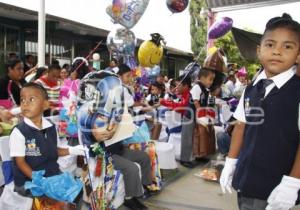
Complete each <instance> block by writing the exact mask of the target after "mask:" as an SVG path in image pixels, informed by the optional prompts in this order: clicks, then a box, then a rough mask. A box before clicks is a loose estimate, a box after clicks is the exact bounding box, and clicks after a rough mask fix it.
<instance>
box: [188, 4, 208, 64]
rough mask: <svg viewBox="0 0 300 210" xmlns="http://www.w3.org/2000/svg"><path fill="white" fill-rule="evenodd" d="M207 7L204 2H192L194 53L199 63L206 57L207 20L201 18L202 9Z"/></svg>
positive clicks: (191, 29) (191, 26) (191, 30)
mask: <svg viewBox="0 0 300 210" xmlns="http://www.w3.org/2000/svg"><path fill="white" fill-rule="evenodd" d="M202 7H203V8H205V7H206V3H205V1H204V0H191V1H190V6H189V10H190V15H191V25H190V33H191V37H192V39H191V42H192V51H193V53H194V55H195V57H198V61H199V62H200V63H203V61H204V59H205V57H206V40H207V20H206V19H205V18H202V17H200V11H201V8H202ZM199 54H200V55H199Z"/></svg>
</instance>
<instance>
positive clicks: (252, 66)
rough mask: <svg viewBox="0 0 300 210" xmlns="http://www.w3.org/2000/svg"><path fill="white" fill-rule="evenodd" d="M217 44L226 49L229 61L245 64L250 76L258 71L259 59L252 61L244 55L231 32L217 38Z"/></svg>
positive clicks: (239, 64)
mask: <svg viewBox="0 0 300 210" xmlns="http://www.w3.org/2000/svg"><path fill="white" fill-rule="evenodd" d="M215 46H216V47H217V48H222V49H223V50H224V52H225V54H226V57H227V60H228V63H236V64H238V66H240V67H242V66H245V67H246V69H247V70H248V74H249V76H250V78H251V77H252V76H253V75H254V74H255V73H256V69H257V68H259V64H258V61H257V60H252V61H250V60H246V59H245V58H243V57H242V55H241V53H240V51H239V48H238V47H237V45H236V43H235V41H234V37H233V35H232V33H231V32H228V33H227V34H225V35H224V36H223V37H220V38H219V39H217V40H215Z"/></svg>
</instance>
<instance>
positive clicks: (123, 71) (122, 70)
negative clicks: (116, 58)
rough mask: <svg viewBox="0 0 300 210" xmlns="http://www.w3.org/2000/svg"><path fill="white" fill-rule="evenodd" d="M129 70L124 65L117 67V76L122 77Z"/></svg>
mask: <svg viewBox="0 0 300 210" xmlns="http://www.w3.org/2000/svg"><path fill="white" fill-rule="evenodd" d="M130 71H131V69H130V68H129V66H127V65H126V64H121V65H119V71H118V75H120V76H122V75H123V74H125V73H127V72H130Z"/></svg>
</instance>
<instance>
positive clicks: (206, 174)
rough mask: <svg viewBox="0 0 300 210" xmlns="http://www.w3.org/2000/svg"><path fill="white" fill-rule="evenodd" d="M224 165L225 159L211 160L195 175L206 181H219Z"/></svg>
mask: <svg viewBox="0 0 300 210" xmlns="http://www.w3.org/2000/svg"><path fill="white" fill-rule="evenodd" d="M223 167H224V161H220V160H211V161H209V162H208V163H207V164H206V165H205V166H204V167H203V168H202V169H201V170H200V171H199V172H198V173H196V174H195V176H197V177H200V178H202V179H204V180H206V181H214V182H219V180H220V176H221V172H222V169H223Z"/></svg>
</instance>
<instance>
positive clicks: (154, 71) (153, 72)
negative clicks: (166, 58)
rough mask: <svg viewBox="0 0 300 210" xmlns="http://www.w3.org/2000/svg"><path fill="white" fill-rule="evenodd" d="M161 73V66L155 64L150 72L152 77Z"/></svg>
mask: <svg viewBox="0 0 300 210" xmlns="http://www.w3.org/2000/svg"><path fill="white" fill-rule="evenodd" d="M159 74H160V66H159V65H155V66H154V67H153V68H152V69H151V70H150V72H149V76H150V77H157V76H158V75H159Z"/></svg>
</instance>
